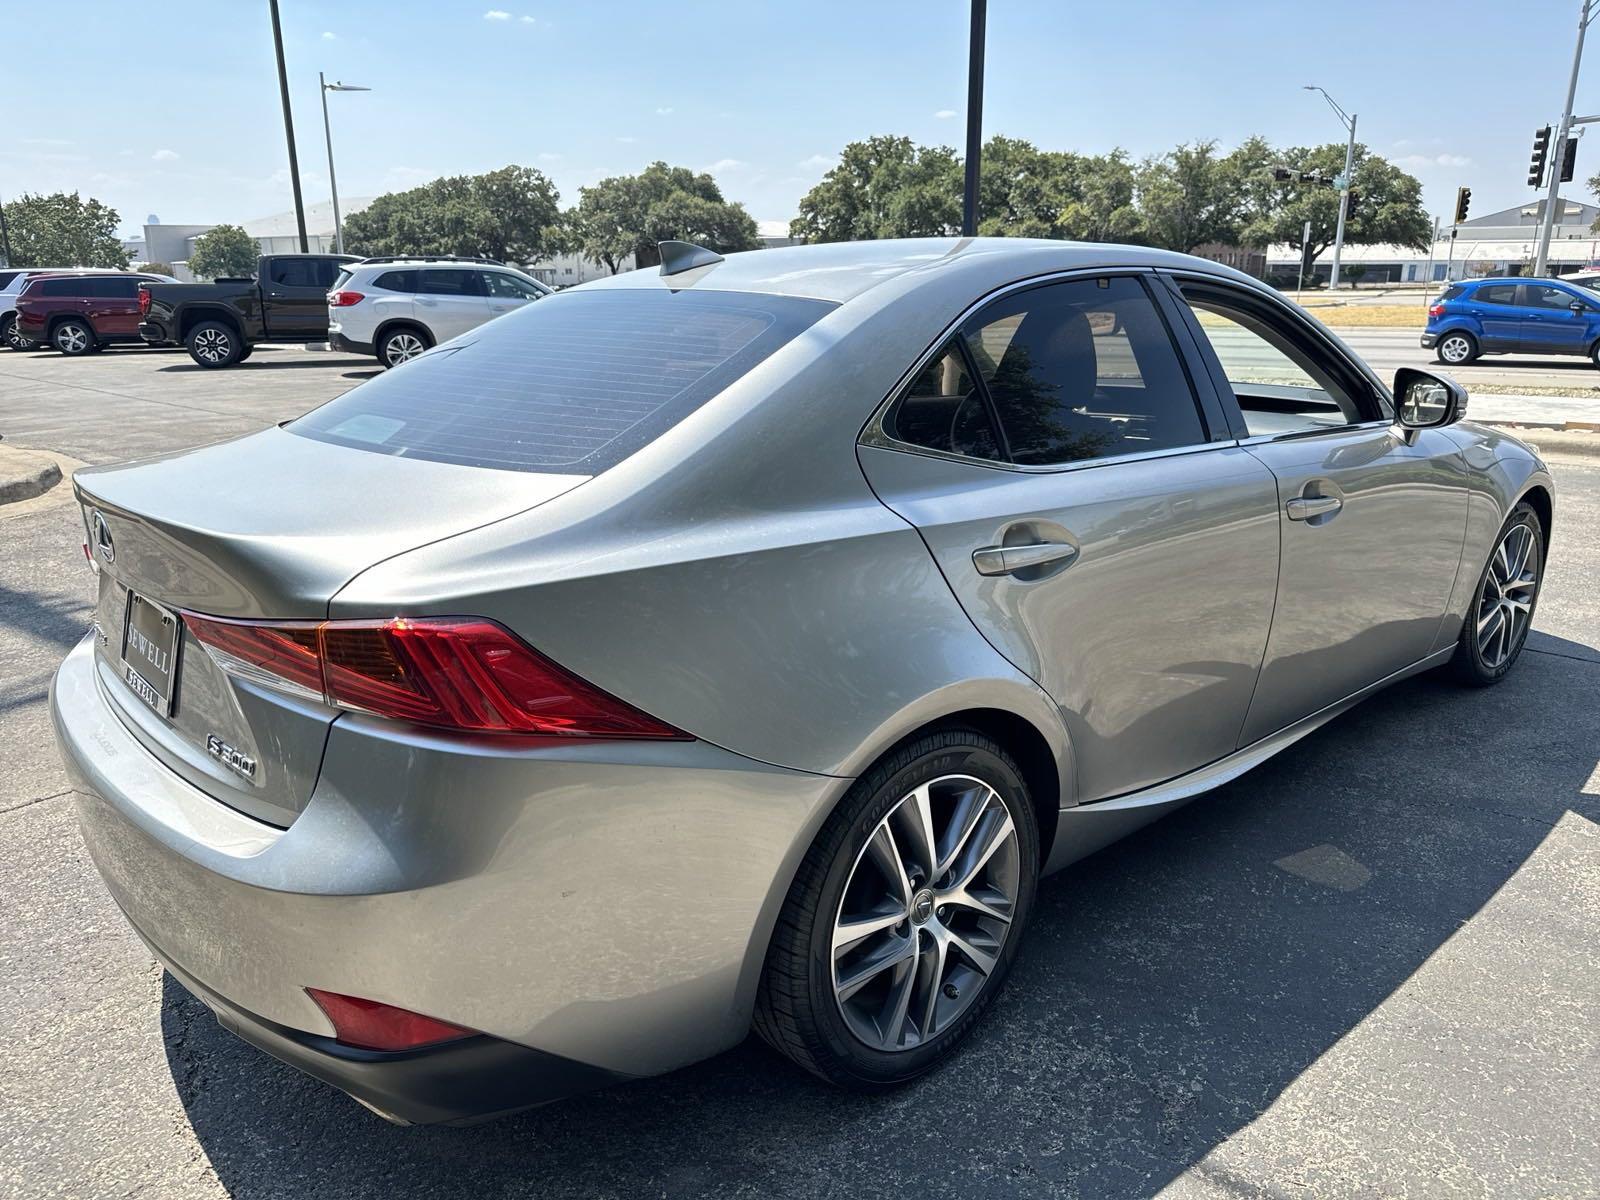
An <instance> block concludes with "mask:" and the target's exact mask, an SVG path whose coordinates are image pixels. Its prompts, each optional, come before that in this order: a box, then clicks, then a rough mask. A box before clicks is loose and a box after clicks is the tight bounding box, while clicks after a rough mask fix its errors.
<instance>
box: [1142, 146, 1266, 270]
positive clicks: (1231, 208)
mask: <svg viewBox="0 0 1600 1200" xmlns="http://www.w3.org/2000/svg"><path fill="white" fill-rule="evenodd" d="M1137 182H1138V192H1139V213H1140V216H1141V217H1142V219H1143V221H1144V233H1145V237H1146V239H1147V240H1148V241H1149V243H1150V244H1151V245H1152V246H1161V247H1163V248H1164V249H1167V250H1177V251H1180V252H1182V253H1184V254H1187V253H1189V251H1191V250H1193V249H1194V248H1195V247H1197V246H1203V245H1206V244H1207V243H1208V242H1221V243H1223V244H1227V245H1231V244H1232V243H1234V242H1235V241H1237V240H1238V236H1239V222H1240V217H1241V215H1242V214H1243V211H1244V203H1245V202H1244V196H1243V194H1242V192H1241V189H1240V187H1239V179H1238V177H1237V175H1236V173H1235V171H1234V170H1233V168H1232V166H1231V164H1230V162H1229V160H1228V159H1227V158H1226V157H1223V156H1219V155H1218V154H1217V143H1216V142H1215V141H1206V142H1194V143H1186V144H1183V145H1180V146H1178V147H1177V148H1176V149H1173V150H1169V151H1167V153H1165V154H1163V155H1161V156H1160V157H1159V158H1152V159H1148V160H1146V162H1145V163H1144V165H1143V166H1142V167H1141V168H1140V170H1139V173H1138V181H1137Z"/></svg>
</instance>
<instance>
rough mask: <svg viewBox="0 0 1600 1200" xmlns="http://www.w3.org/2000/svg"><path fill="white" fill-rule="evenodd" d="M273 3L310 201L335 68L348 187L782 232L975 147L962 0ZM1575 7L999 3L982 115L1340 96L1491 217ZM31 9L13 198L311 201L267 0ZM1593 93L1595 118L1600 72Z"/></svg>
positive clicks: (1544, 2)
mask: <svg viewBox="0 0 1600 1200" xmlns="http://www.w3.org/2000/svg"><path fill="white" fill-rule="evenodd" d="M281 6H282V14H283V24H284V40H285V50H286V53H287V56H288V61H289V70H290V87H291V91H292V97H293V101H294V111H295V119H296V133H297V135H298V143H299V149H300V160H301V169H302V172H303V177H304V180H305V191H306V199H307V202H308V203H309V202H312V201H314V200H317V199H324V198H326V196H327V179H326V165H325V158H324V149H323V140H322V125H321V112H320V109H319V107H318V101H317V71H318V70H319V69H320V70H324V71H326V72H327V73H328V75H329V77H330V78H334V77H338V78H342V79H344V80H346V81H348V82H353V83H360V84H366V85H368V86H370V87H372V88H373V89H374V90H373V91H372V92H371V93H370V94H350V95H335V96H333V97H331V98H330V101H331V103H332V104H333V105H334V106H335V107H334V139H335V149H336V151H337V166H338V170H339V181H340V191H341V192H342V193H343V194H345V195H347V196H356V195H373V194H376V193H379V192H383V191H387V190H390V189H393V188H398V187H406V186H412V185H414V184H416V183H420V182H423V181H425V180H427V179H431V178H434V177H435V176H437V175H440V174H455V173H463V172H475V171H481V170H488V169H492V168H495V167H499V166H504V165H506V164H507V163H523V164H528V165H532V166H536V167H538V168H539V169H540V170H543V171H545V172H546V173H547V174H549V175H550V176H551V177H552V178H553V179H554V180H555V182H556V184H557V185H558V187H559V188H560V189H561V192H562V198H563V203H570V202H573V201H575V200H576V199H577V189H578V188H579V187H580V186H582V185H584V184H588V183H592V182H594V181H595V180H597V179H600V178H602V177H604V176H606V175H611V174H619V173H627V172H632V171H636V170H638V169H640V168H641V167H643V166H644V165H645V164H646V163H648V162H650V161H651V160H653V159H657V158H662V159H666V160H667V161H669V162H672V163H675V164H683V165H687V166H691V167H695V168H697V169H702V170H710V171H712V172H713V174H715V175H716V177H717V179H718V181H719V182H720V183H721V184H722V187H723V190H724V192H725V193H726V194H727V195H728V196H729V197H730V198H732V199H736V200H740V201H742V202H744V204H745V205H746V207H747V208H748V209H749V210H750V212H751V214H752V215H753V216H755V217H756V218H758V219H761V220H772V219H783V218H788V217H790V216H792V215H793V214H794V211H795V206H796V203H797V201H798V200H799V198H800V196H801V195H803V194H804V192H805V191H806V190H807V188H809V187H810V186H811V185H812V184H813V183H815V182H816V181H817V180H818V179H819V178H821V176H822V175H823V173H824V172H825V171H826V170H827V169H828V167H829V165H830V164H831V162H832V161H833V156H834V155H835V154H836V153H837V151H838V150H839V148H840V147H841V146H842V145H843V144H844V143H845V142H847V141H851V140H854V139H857V138H861V137H865V136H868V135H870V134H874V133H896V134H907V135H909V136H911V137H912V138H915V139H917V140H918V141H922V142H943V143H946V144H949V145H955V146H959V145H960V143H961V140H962V137H963V115H962V114H963V108H964V104H965V95H966V85H965V71H966V29H967V24H966V23H967V5H966V3H965V2H964V0H920V2H914V3H913V2H904V0H855V2H854V3H835V2H833V0H807V2H805V3H762V2H759V0H743V2H738V0H734V2H724V0H702V2H696V3H662V2H657V3H620V2H617V3H599V2H596V3H588V4H577V3H565V4H557V3H551V2H548V0H478V2H476V3H464V2H462V3H458V2H456V0H434V2H431V3H421V2H411V3H408V2H403V0H337V2H325V3H313V2H311V0H281ZM1577 8H1578V5H1577V3H1576V0H1524V2H1523V3H1520V4H1506V3H1504V0H1496V2H1492V3H1480V2H1478V0H1458V2H1457V3H1454V4H1452V5H1450V6H1449V8H1448V11H1447V10H1446V9H1444V8H1442V7H1441V6H1439V5H1438V4H1434V3H1420V2H1414V0H1385V2H1369V0H1338V2H1337V3H1327V2H1326V0H1318V2H1317V3H1314V4H1303V5H1299V4H1295V5H1291V4H1288V3H1273V2H1271V0H1253V2H1245V0H1204V2H1180V0H1113V2H1110V3H1107V2H1104V0H1100V2H1094V3H1089V2H1082V3H1080V2H1076V0H1056V2H1054V3H1036V2H1032V0H990V5H989V10H990V11H989V55H988V64H989V66H988V73H989V79H988V86H987V94H986V98H985V116H984V127H985V132H986V134H987V133H1005V134H1009V135H1012V136H1016V137H1024V138H1028V139H1031V140H1032V141H1034V142H1036V143H1037V144H1039V145H1040V146H1043V147H1047V148H1057V149H1074V150H1079V151H1084V152H1103V151H1107V150H1110V149H1112V148H1113V147H1116V146H1121V147H1124V148H1125V149H1127V150H1128V151H1130V152H1131V153H1132V154H1134V155H1135V156H1143V155H1145V154H1150V153H1155V152H1159V151H1161V150H1163V149H1166V148H1168V147H1170V146H1172V145H1173V144H1175V143H1177V142H1180V141H1186V140H1192V139H1197V138H1216V139H1218V140H1219V141H1220V142H1221V143H1222V144H1223V145H1224V146H1231V145H1233V144H1236V143H1237V142H1238V141H1240V140H1241V139H1243V138H1245V137H1247V136H1249V135H1250V134H1252V133H1261V134H1263V135H1265V136H1266V137H1267V138H1269V139H1271V140H1272V141H1273V142H1275V143H1280V144H1304V143H1317V142H1327V141H1336V140H1342V139H1343V136H1344V135H1343V133H1342V131H1341V128H1340V126H1339V124H1338V122H1337V121H1336V119H1335V118H1334V116H1333V114H1332V113H1331V112H1329V111H1328V109H1327V108H1326V107H1325V106H1324V105H1323V102H1322V99H1321V97H1319V96H1317V95H1316V94H1315V93H1311V92H1305V91H1302V90H1300V85H1301V84H1304V83H1315V84H1321V85H1322V86H1324V87H1326V88H1327V89H1328V90H1329V91H1330V92H1331V93H1333V95H1334V96H1335V97H1336V98H1337V99H1338V100H1339V102H1340V103H1341V104H1342V105H1343V106H1344V107H1345V108H1346V109H1347V110H1350V111H1354V112H1356V113H1358V114H1359V117H1360V124H1359V133H1360V135H1361V138H1362V140H1363V141H1365V142H1367V143H1368V144H1369V145H1370V146H1372V148H1373V149H1374V150H1376V151H1378V152H1379V153H1383V154H1386V155H1389V156H1390V157H1392V158H1394V159H1396V160H1397V161H1399V162H1400V163H1401V164H1402V165H1403V166H1405V168H1406V169H1407V170H1409V171H1411V172H1412V173H1414V174H1415V175H1417V176H1418V177H1419V178H1420V179H1421V180H1422V181H1423V184H1424V187H1425V192H1424V196H1425V200H1426V202H1427V205H1428V207H1429V210H1430V211H1431V212H1433V213H1444V214H1446V219H1448V212H1447V210H1448V209H1449V207H1450V206H1451V204H1452V203H1453V200H1454V195H1455V189H1456V187H1457V186H1458V185H1459V184H1467V185H1469V186H1471V187H1472V188H1473V190H1474V196H1473V213H1474V215H1481V214H1483V213H1487V212H1490V211H1493V210H1494V209H1496V208H1500V207H1506V206H1509V205H1513V204H1518V203H1522V202H1525V201H1527V200H1529V199H1531V198H1532V195H1533V193H1532V192H1531V191H1530V190H1529V189H1528V188H1527V187H1526V186H1525V184H1524V179H1525V175H1526V169H1527V159H1528V152H1529V145H1530V142H1531V138H1532V132H1533V129H1534V127H1535V126H1537V125H1539V124H1542V123H1544V122H1546V121H1553V120H1554V119H1556V118H1557V117H1558V116H1559V112H1560V106H1561V102H1562V99H1563V95H1564V92H1565V87H1566V75H1567V69H1568V65H1569V63H1570V61H1571V48H1572V37H1573V32H1574V28H1575V24H1576V17H1577ZM0 12H3V8H0ZM52 14H58V15H52ZM18 15H19V14H17V13H12V14H10V16H9V18H8V19H6V20H5V21H4V25H3V27H4V29H5V50H4V53H3V61H4V62H5V72H4V77H5V80H6V92H7V97H8V99H7V104H6V108H7V115H8V120H6V121H5V122H4V124H3V125H0V195H4V196H6V197H12V196H15V195H16V194H17V193H18V192H21V191H54V190H57V189H62V188H65V189H73V188H76V189H78V190H79V191H81V192H83V193H85V194H89V195H94V196H97V197H99V198H100V199H102V200H104V201H106V202H107V203H109V204H111V205H113V206H114V207H116V208H117V209H118V210H119V211H120V212H121V214H122V218H123V222H124V226H125V227H126V228H128V229H130V230H132V229H134V228H135V227H137V226H138V225H139V224H141V223H142V222H143V219H144V217H145V214H147V213H157V214H159V215H160V216H161V218H162V220H164V221H167V222H171V223H179V222H195V223H209V222H220V221H238V220H244V219H248V218H252V217H260V216H265V215H269V214H272V213H277V212H283V211H285V210H287V209H289V208H290V207H291V206H292V198H291V195H290V191H289V185H288V172H287V157H286V152H285V148H284V139H283V127H282V121H281V117H280V115H279V103H278V91H277V80H276V75H275V70H274V65H273V58H272V42H271V31H270V25H269V22H268V17H267V5H266V0H160V2H159V3H156V4H149V5H136V4H130V3H122V2H112V0H75V2H74V3H72V4H70V5H68V4H61V5H59V6H57V5H44V6H34V7H31V8H30V9H29V19H27V20H21V19H18ZM1595 41H1596V43H1597V44H1596V46H1595V47H1594V48H1592V52H1591V56H1592V57H1596V58H1600V31H1597V36H1596V39H1595ZM1475 79H1476V80H1478V81H1480V83H1481V85H1482V86H1476V85H1474V80H1475ZM1578 108H1579V109H1580V111H1583V112H1592V111H1600V61H1595V62H1593V63H1591V65H1590V66H1589V68H1588V73H1587V75H1586V76H1585V78H1584V79H1583V80H1581V81H1580V83H1579V88H1578ZM1591 140H1592V141H1593V142H1594V146H1593V148H1592V149H1588V151H1587V152H1585V149H1584V148H1580V151H1579V157H1578V168H1579V176H1580V180H1581V179H1582V178H1585V177H1587V176H1588V175H1590V174H1592V173H1594V172H1595V171H1597V170H1600V129H1597V130H1596V132H1595V133H1594V134H1593V135H1591ZM1584 198H1585V199H1588V197H1587V196H1585V197H1584Z"/></svg>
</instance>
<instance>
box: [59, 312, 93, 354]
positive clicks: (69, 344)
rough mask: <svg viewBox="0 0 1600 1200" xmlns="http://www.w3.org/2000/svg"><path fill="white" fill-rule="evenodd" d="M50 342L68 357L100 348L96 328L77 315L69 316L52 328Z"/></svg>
mask: <svg viewBox="0 0 1600 1200" xmlns="http://www.w3.org/2000/svg"><path fill="white" fill-rule="evenodd" d="M50 344H51V345H52V346H54V347H55V348H56V349H57V350H59V351H61V353H63V354H65V355H66V356H67V357H68V358H78V357H79V356H81V355H84V354H90V353H93V352H94V351H95V350H98V349H99V348H100V344H99V341H98V340H97V339H96V338H95V335H94V328H93V327H92V326H91V325H90V324H89V322H87V321H83V320H79V319H78V318H77V317H71V318H68V319H67V320H65V321H62V322H61V323H60V324H59V325H57V326H56V327H55V328H54V329H52V330H51V331H50Z"/></svg>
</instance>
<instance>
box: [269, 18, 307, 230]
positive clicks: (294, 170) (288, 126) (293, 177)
mask: <svg viewBox="0 0 1600 1200" xmlns="http://www.w3.org/2000/svg"><path fill="white" fill-rule="evenodd" d="M267 7H268V8H270V9H271V10H272V48H273V49H274V50H275V51H277V54H278V94H279V95H280V96H281V97H282V99H283V132H284V136H285V137H287V138H288V139H289V183H290V185H291V186H292V187H293V188H294V219H295V224H297V225H298V226H299V227H300V253H301V254H309V253H310V252H311V247H310V246H309V245H308V244H307V242H306V206H305V201H303V200H302V199H301V198H300V160H299V158H298V156H297V155H296V154H295V152H294V113H293V111H291V110H290V108H289V70H288V68H287V67H285V66H284V65H283V28H282V26H281V25H279V23H278V0H267Z"/></svg>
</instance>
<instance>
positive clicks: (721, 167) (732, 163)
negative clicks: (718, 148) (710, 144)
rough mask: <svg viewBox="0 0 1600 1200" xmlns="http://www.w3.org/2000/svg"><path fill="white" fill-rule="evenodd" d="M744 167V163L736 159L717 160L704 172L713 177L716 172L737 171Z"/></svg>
mask: <svg viewBox="0 0 1600 1200" xmlns="http://www.w3.org/2000/svg"><path fill="white" fill-rule="evenodd" d="M744 165H745V164H744V162H743V161H741V160H740V159H737V158H719V159H717V161H716V162H714V163H712V164H711V165H710V166H709V167H707V168H706V172H707V174H711V175H715V174H716V173H717V172H718V171H737V170H740V169H741V168H742V167H743V166H744Z"/></svg>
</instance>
